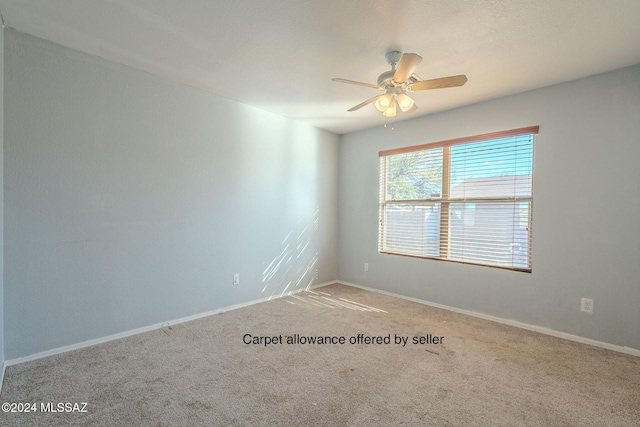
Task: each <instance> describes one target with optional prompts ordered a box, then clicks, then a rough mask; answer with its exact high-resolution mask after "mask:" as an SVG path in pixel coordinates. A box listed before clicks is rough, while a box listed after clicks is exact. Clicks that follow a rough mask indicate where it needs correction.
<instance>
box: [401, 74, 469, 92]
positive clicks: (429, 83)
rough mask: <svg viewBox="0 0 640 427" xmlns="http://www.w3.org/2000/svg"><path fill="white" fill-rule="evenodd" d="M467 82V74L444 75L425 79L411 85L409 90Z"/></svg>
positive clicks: (455, 85) (435, 87) (440, 87)
mask: <svg viewBox="0 0 640 427" xmlns="http://www.w3.org/2000/svg"><path fill="white" fill-rule="evenodd" d="M466 82H467V76H465V75H464V74H460V75H459V76H450V77H442V78H439V79H431V80H424V81H421V82H416V83H414V84H412V85H409V90H411V91H413V92H415V91H418V90H428V89H442V88H445V87H457V86H462V85H464V84H465V83H466Z"/></svg>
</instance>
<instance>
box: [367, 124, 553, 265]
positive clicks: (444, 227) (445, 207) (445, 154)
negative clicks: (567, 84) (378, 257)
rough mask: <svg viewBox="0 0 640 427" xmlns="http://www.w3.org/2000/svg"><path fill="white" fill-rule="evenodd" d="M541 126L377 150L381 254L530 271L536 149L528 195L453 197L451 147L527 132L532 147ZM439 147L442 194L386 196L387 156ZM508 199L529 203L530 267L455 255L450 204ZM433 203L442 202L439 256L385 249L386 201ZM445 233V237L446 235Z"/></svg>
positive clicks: (379, 247)
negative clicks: (405, 196)
mask: <svg viewBox="0 0 640 427" xmlns="http://www.w3.org/2000/svg"><path fill="white" fill-rule="evenodd" d="M539 129H540V127H539V126H537V125H536V126H528V127H523V128H517V129H511V130H505V131H499V132H491V133H485V134H481V135H474V136H467V137H462V138H455V139H450V140H445V141H439V142H433V143H427V144H420V145H413V146H408V147H400V148H394V149H389V150H383V151H380V152H379V153H378V155H379V157H380V170H379V171H380V194H379V196H380V197H379V227H378V252H379V253H382V254H390V255H400V256H408V257H413V258H422V259H433V260H437V261H448V262H455V263H461V264H472V265H479V266H486V267H492V268H500V269H506V270H513V271H521V272H526V273H530V272H531V271H532V217H533V212H532V211H533V174H534V173H533V163H534V158H533V151H532V154H531V156H532V158H531V193H530V196H529V197H519V196H518V195H514V196H513V197H506V198H505V197H483V198H468V199H467V198H464V199H459V198H453V199H452V198H451V197H450V194H449V192H450V179H451V170H450V167H451V157H450V156H451V147H452V146H455V145H461V144H472V143H477V142H483V141H492V140H499V139H503V138H508V137H518V136H524V135H531V144H532V150H533V145H534V139H535V138H534V137H535V135H536V134H538V133H539ZM436 148H443V150H442V190H441V194H440V197H439V198H424V199H417V200H404V199H400V200H387V199H386V193H387V182H386V179H387V170H386V165H387V163H386V158H387V157H389V156H393V155H397V154H405V153H411V152H417V151H425V150H432V149H436ZM501 201H502V202H505V203H509V204H513V208H514V210H515V209H516V207H517V204H518V203H528V209H529V212H528V217H527V220H528V224H527V232H528V241H527V242H528V245H527V246H528V248H527V253H526V257H527V265H528V268H522V267H515V266H513V265H512V266H505V265H496V264H491V263H488V262H476V261H470V260H460V259H452V258H449V256H450V252H449V250H450V246H451V240H452V239H451V236H450V231H451V229H450V227H451V225H450V224H449V222H450V221H449V216H450V208H451V205H453V204H455V203H478V202H480V203H492V202H501ZM432 203H439V206H440V208H439V215H440V217H439V218H438V220H439V224H440V234H439V243H438V244H437V246H438V248H439V255H438V256H429V255H417V254H409V253H402V252H395V251H392V250H388V249H383V245H384V242H385V236H384V232H385V230H386V229H385V222H384V221H385V212H386V210H385V208H386V207H387V205H397V204H407V205H412V206H420V205H425V206H426V205H429V204H432ZM443 236H444V238H443Z"/></svg>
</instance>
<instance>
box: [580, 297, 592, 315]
mask: <svg viewBox="0 0 640 427" xmlns="http://www.w3.org/2000/svg"><path fill="white" fill-rule="evenodd" d="M580 311H582V312H584V313H587V314H593V300H592V299H591V298H582V299H581V300H580Z"/></svg>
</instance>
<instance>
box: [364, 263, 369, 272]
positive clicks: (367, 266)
mask: <svg viewBox="0 0 640 427" xmlns="http://www.w3.org/2000/svg"><path fill="white" fill-rule="evenodd" d="M364 271H369V263H368V262H365V263H364Z"/></svg>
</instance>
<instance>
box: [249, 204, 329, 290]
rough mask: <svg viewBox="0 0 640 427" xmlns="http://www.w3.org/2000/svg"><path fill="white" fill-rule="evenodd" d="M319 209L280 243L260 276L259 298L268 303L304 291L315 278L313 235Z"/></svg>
mask: <svg viewBox="0 0 640 427" xmlns="http://www.w3.org/2000/svg"><path fill="white" fill-rule="evenodd" d="M319 212H320V209H319V208H316V210H315V212H314V213H313V215H312V217H311V218H310V219H307V220H305V219H300V220H299V221H298V222H297V223H296V225H295V226H294V227H293V229H292V230H291V231H290V232H289V234H287V235H286V237H285V238H284V239H283V240H282V243H281V244H280V247H281V248H282V250H281V252H280V254H279V255H277V256H276V257H275V258H274V259H273V260H272V261H271V262H270V263H269V265H268V266H267V268H266V269H265V270H264V271H263V272H262V284H263V285H264V286H263V288H262V293H263V294H267V293H268V294H269V299H271V298H273V297H282V296H284V295H290V294H291V293H292V292H294V291H298V290H300V289H304V290H308V289H309V288H310V287H311V286H312V285H313V283H314V281H315V280H316V279H317V278H318V248H317V238H316V236H315V235H316V233H317V232H318V226H319V216H318V214H319Z"/></svg>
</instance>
